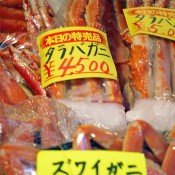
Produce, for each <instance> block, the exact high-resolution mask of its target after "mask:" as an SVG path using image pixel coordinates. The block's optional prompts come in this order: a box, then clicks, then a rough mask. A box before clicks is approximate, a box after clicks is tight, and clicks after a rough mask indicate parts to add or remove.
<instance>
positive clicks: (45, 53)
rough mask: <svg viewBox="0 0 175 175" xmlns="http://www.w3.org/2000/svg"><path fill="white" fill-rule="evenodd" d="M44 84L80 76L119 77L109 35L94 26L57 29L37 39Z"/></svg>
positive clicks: (44, 85)
mask: <svg viewBox="0 0 175 175" xmlns="http://www.w3.org/2000/svg"><path fill="white" fill-rule="evenodd" d="M37 42H38V46H39V52H40V57H41V76H42V86H43V87H46V86H48V85H50V84H52V83H54V82H58V81H64V80H72V79H77V78H91V77H98V78H109V79H114V80H116V79H117V72H116V68H115V65H114V62H113V59H112V56H111V53H110V50H109V46H108V41H107V37H106V34H105V33H104V32H101V31H100V30H98V29H95V28H91V27H67V28H60V29H54V30H51V31H48V32H45V33H43V34H41V35H40V36H39V37H38V38H37Z"/></svg>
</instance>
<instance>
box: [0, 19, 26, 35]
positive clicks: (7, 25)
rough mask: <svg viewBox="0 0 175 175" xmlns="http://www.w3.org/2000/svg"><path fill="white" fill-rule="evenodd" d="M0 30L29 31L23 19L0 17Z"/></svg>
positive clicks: (10, 31) (11, 31)
mask: <svg viewBox="0 0 175 175" xmlns="http://www.w3.org/2000/svg"><path fill="white" fill-rule="evenodd" d="M0 32H7V33H8V32H9V33H13V32H27V27H26V22H25V21H22V20H13V19H2V18H0Z"/></svg>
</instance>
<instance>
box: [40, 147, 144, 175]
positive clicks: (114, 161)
mask: <svg viewBox="0 0 175 175" xmlns="http://www.w3.org/2000/svg"><path fill="white" fill-rule="evenodd" d="M92 157H93V160H92ZM107 157H108V158H107ZM37 174H38V175H89V174H90V175H146V161H145V158H144V155H143V154H141V153H131V152H119V151H95V152H94V151H75V150H71V151H41V152H40V153H39V154H38V156H37Z"/></svg>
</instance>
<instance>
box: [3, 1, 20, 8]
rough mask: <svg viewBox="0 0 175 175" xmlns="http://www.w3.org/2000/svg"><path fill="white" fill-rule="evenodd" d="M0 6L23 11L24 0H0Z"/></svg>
mask: <svg viewBox="0 0 175 175" xmlns="http://www.w3.org/2000/svg"><path fill="white" fill-rule="evenodd" d="M0 5H1V6H7V7H14V8H20V9H22V0H0Z"/></svg>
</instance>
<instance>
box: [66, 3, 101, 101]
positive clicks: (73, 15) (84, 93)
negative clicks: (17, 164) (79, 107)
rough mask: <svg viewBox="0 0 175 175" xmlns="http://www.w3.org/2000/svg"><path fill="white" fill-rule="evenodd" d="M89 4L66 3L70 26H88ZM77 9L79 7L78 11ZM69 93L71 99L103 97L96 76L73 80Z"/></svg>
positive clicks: (93, 99) (97, 98) (67, 19)
mask: <svg viewBox="0 0 175 175" xmlns="http://www.w3.org/2000/svg"><path fill="white" fill-rule="evenodd" d="M87 4H88V1H87V0H81V2H80V1H78V0H74V1H69V2H68V4H67V5H66V11H69V13H67V12H66V13H65V17H67V18H66V19H65V24H67V25H70V26H86V21H85V19H84V16H85V11H86V8H87ZM68 8H70V9H68ZM75 9H78V11H76V10H75ZM86 15H87V13H86ZM80 89H82V90H80ZM69 94H70V95H69V98H70V99H79V100H80V99H83V98H85V99H90V101H97V100H100V99H101V98H102V95H101V94H102V93H101V88H100V87H99V85H98V80H97V79H95V78H86V79H76V80H71V81H70V90H69Z"/></svg>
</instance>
